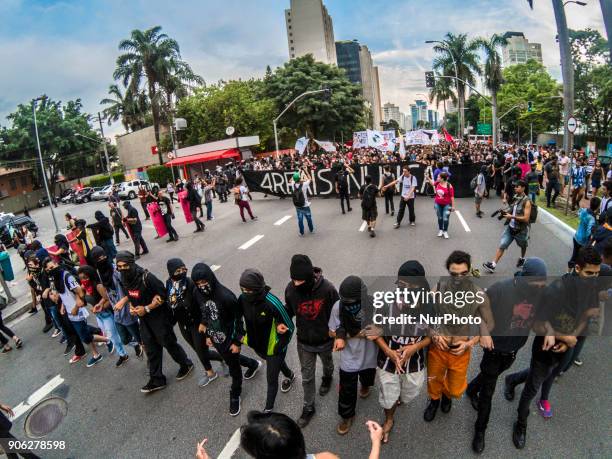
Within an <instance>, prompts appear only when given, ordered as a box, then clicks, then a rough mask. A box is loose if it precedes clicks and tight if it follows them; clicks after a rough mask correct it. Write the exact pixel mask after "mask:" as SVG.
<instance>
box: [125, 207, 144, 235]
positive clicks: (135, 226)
mask: <svg viewBox="0 0 612 459" xmlns="http://www.w3.org/2000/svg"><path fill="white" fill-rule="evenodd" d="M127 218H135V219H136V223H128V224H129V225H130V228H132V231H135V232H136V233H140V232H141V231H142V223H140V217H139V216H138V211H137V210H136V208H135V207H133V206H131V207H130V209H129V210H128V214H127Z"/></svg>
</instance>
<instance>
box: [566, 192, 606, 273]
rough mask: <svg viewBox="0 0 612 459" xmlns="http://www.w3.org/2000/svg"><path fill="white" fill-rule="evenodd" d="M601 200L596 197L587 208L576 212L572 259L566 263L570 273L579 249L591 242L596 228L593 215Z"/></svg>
mask: <svg viewBox="0 0 612 459" xmlns="http://www.w3.org/2000/svg"><path fill="white" fill-rule="evenodd" d="M600 202H601V199H599V198H598V197H593V198H591V200H590V202H589V208H588V209H585V208H584V207H581V208H580V210H579V211H578V229H577V230H576V233H575V234H574V237H573V239H572V240H573V242H574V249H573V250H572V257H571V258H570V260H569V261H568V262H567V269H568V271H571V270H572V269H574V266H575V265H576V258H577V257H578V252H579V251H580V249H581V248H583V247H586V246H587V245H588V244H589V242H591V235H592V234H593V231H594V230H595V228H596V227H597V220H596V218H595V213H596V212H597V210H598V209H599V205H600Z"/></svg>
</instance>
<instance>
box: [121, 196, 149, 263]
mask: <svg viewBox="0 0 612 459" xmlns="http://www.w3.org/2000/svg"><path fill="white" fill-rule="evenodd" d="M123 208H124V209H125V210H126V211H127V215H126V217H125V219H124V221H125V223H126V225H128V226H129V228H130V232H131V233H132V242H133V243H134V253H135V254H136V259H137V260H138V258H140V255H141V252H140V250H141V248H142V255H146V254H147V253H149V249H148V248H147V244H146V242H145V240H144V238H143V237H142V223H141V222H140V216H139V215H138V210H136V208H135V207H134V206H132V203H131V202H130V201H125V202H124V203H123Z"/></svg>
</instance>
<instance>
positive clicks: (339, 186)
mask: <svg viewBox="0 0 612 459" xmlns="http://www.w3.org/2000/svg"><path fill="white" fill-rule="evenodd" d="M341 167H342V169H341V170H340V171H338V173H336V177H335V182H336V193H337V194H338V197H339V198H340V209H342V213H343V214H346V212H345V211H344V202H345V201H346V211H347V212H350V211H352V210H353V209H352V208H351V195H350V194H349V183H348V181H349V176H350V175H352V174H354V173H355V171H354V170H353V169H352V168H351V166H349V165H348V164H347V163H344V162H342V163H341Z"/></svg>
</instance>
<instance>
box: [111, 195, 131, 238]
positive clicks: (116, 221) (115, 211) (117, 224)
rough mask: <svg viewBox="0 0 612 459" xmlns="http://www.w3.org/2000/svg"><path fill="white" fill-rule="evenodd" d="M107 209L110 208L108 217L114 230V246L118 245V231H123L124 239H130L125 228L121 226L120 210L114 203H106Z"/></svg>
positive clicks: (121, 216) (121, 215)
mask: <svg viewBox="0 0 612 459" xmlns="http://www.w3.org/2000/svg"><path fill="white" fill-rule="evenodd" d="M108 207H109V208H110V217H111V220H112V222H113V229H114V230H115V244H117V245H119V243H120V242H121V241H120V240H119V231H123V234H124V235H125V238H126V239H129V238H130V235H129V234H128V232H127V230H126V229H125V226H123V214H122V213H121V208H120V207H119V206H118V205H117V203H116V202H114V201H108Z"/></svg>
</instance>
